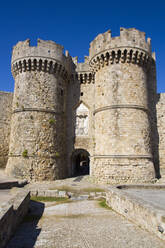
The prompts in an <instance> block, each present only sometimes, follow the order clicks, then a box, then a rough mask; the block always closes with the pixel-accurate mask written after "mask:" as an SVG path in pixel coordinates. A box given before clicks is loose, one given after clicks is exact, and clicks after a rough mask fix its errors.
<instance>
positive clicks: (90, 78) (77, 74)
mask: <svg viewBox="0 0 165 248" xmlns="http://www.w3.org/2000/svg"><path fill="white" fill-rule="evenodd" d="M72 59H73V62H74V64H75V66H76V67H75V71H74V73H73V74H72V81H79V82H80V84H81V83H83V84H85V83H94V73H93V72H92V71H91V68H90V66H89V57H88V56H85V57H84V62H83V63H78V57H74V58H72Z"/></svg>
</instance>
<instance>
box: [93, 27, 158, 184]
mask: <svg viewBox="0 0 165 248" xmlns="http://www.w3.org/2000/svg"><path fill="white" fill-rule="evenodd" d="M89 56H90V67H91V68H92V70H93V71H94V72H95V111H94V122H95V151H94V157H93V165H92V170H91V171H92V175H93V176H94V177H95V178H96V179H97V180H98V181H99V182H104V183H119V182H122V183H123V182H149V181H151V180H152V179H153V178H154V177H155V173H154V166H153V161H152V154H151V144H150V123H149V114H150V113H149V110H148V109H149V108H148V102H149V101H148V85H147V77H148V75H147V74H148V68H149V66H150V62H151V60H152V56H151V47H150V39H148V40H147V42H146V40H145V33H143V32H140V31H138V30H136V29H134V28H131V29H124V28H121V29H120V36H119V37H114V38H112V37H111V32H110V31H108V32H106V33H104V34H100V35H98V36H97V37H96V38H95V40H94V41H93V42H91V44H90V54H89Z"/></svg>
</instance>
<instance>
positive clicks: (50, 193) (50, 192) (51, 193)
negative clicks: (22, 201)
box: [30, 189, 106, 200]
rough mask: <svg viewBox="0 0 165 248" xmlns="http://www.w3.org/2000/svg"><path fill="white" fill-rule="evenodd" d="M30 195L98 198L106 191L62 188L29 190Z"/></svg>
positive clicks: (103, 195)
mask: <svg viewBox="0 0 165 248" xmlns="http://www.w3.org/2000/svg"><path fill="white" fill-rule="evenodd" d="M30 195H31V196H39V197H40V196H44V197H68V198H71V199H72V200H74V199H77V198H79V199H98V198H100V197H104V198H105V195H106V193H105V192H97V191H96V192H82V193H78V192H67V191H64V190H58V189H55V190H31V191H30Z"/></svg>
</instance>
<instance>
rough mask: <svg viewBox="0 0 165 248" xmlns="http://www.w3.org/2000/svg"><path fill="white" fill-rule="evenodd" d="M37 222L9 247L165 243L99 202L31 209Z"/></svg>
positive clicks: (116, 247) (145, 247)
mask: <svg viewBox="0 0 165 248" xmlns="http://www.w3.org/2000/svg"><path fill="white" fill-rule="evenodd" d="M31 209H32V213H31V214H34V215H36V214H37V211H39V212H40V214H41V213H42V211H43V215H42V218H40V220H39V221H37V222H34V221H32V222H30V221H29V222H24V223H23V224H22V225H21V226H20V227H19V229H18V230H17V232H16V234H15V236H14V237H13V239H12V240H11V241H10V243H9V244H8V246H7V248H16V247H17V248H23V247H24V248H32V247H33V248H86V247H87V248H93V247H94V248H132V247H134V248H140V247H141V248H153V247H154V248H164V247H165V243H164V242H163V241H161V240H159V239H158V238H157V237H156V236H154V235H152V234H150V233H148V232H147V231H145V230H142V229H141V228H139V227H138V226H136V225H135V224H133V223H132V222H130V221H128V220H127V219H125V218H124V217H122V216H121V215H118V214H117V213H116V212H114V211H112V210H108V209H105V208H101V207H100V206H99V205H98V201H89V200H85V201H77V202H72V203H65V204H60V205H54V204H53V203H46V204H45V206H44V209H43V205H42V204H41V206H40V207H39V206H35V204H34V203H33V205H32V206H31Z"/></svg>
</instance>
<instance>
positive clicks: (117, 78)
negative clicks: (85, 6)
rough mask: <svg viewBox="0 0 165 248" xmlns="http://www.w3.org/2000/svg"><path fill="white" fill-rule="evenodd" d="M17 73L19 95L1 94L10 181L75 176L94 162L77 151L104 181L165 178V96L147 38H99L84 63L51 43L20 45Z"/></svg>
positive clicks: (0, 127) (0, 152) (132, 34)
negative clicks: (161, 89)
mask: <svg viewBox="0 0 165 248" xmlns="http://www.w3.org/2000/svg"><path fill="white" fill-rule="evenodd" d="M11 67H12V74H13V77H14V79H15V90H14V94H12V93H5V92H1V93H0V103H1V104H0V105H1V111H0V120H1V122H0V133H1V139H2V140H1V146H0V166H1V167H6V172H7V173H8V175H13V176H15V177H17V178H26V179H27V180H29V181H30V180H37V181H38V180H56V179H62V178H66V177H69V176H73V175H74V174H75V173H78V169H77V172H76V165H74V163H75V160H77V161H78V159H79V160H81V158H80V157H81V156H82V157H83V156H84V165H85V163H88V162H87V157H88V158H89V155H83V153H81V152H80V154H79V155H78V153H77V155H76V153H74V152H75V151H86V152H87V153H88V154H90V158H89V159H90V175H91V176H92V177H94V178H95V179H96V180H97V181H98V182H99V183H119V182H121V183H124V182H151V181H152V180H153V179H154V178H155V177H159V176H160V171H159V168H160V170H161V173H162V174H163V173H164V168H165V165H164V160H165V140H164V126H165V120H164V111H165V107H164V106H165V105H164V98H165V96H164V94H157V92H156V65H155V54H154V53H152V51H151V41H150V39H149V38H148V39H147V40H146V38H145V33H144V32H140V31H138V30H137V29H135V28H130V29H125V28H121V29H120V36H118V37H112V36H111V31H110V30H109V31H107V32H106V33H103V34H99V35H98V36H97V37H96V38H95V39H94V40H93V41H92V42H91V43H90V49H89V56H86V57H85V61H84V63H78V59H77V57H74V58H73V57H71V56H70V55H69V53H68V52H67V51H66V53H65V54H64V53H63V47H62V46H61V45H58V44H56V43H55V42H53V41H43V40H40V39H39V40H38V44H37V46H36V47H33V46H30V41H29V40H26V41H21V42H18V44H17V45H16V46H15V47H14V48H13V53H12V65H11ZM87 153H86V154H87ZM71 158H72V159H71ZM73 161H74V162H73ZM80 163H81V164H83V158H82V160H81V161H79V162H78V164H79V165H78V166H79V169H80ZM77 168H78V167H77ZM85 168H86V167H85Z"/></svg>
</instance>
